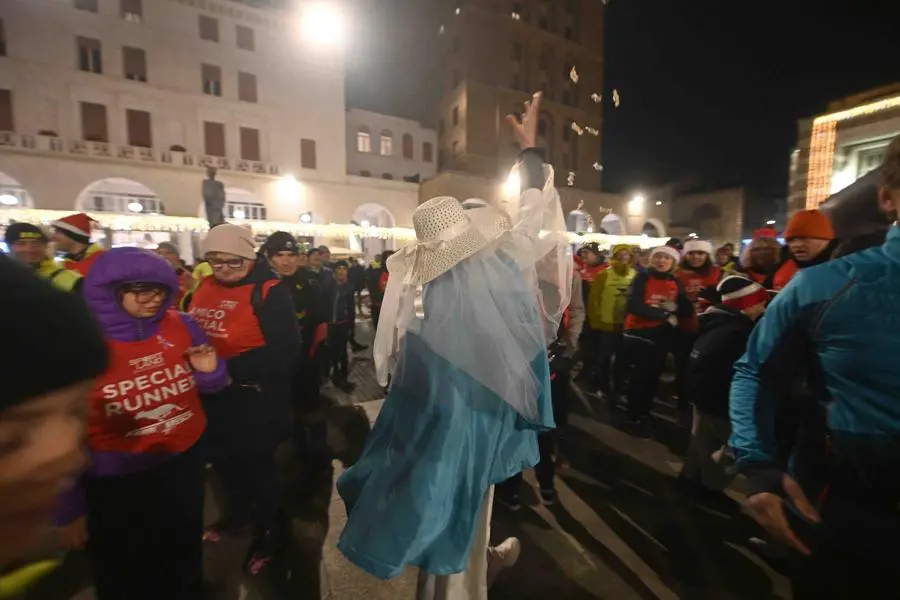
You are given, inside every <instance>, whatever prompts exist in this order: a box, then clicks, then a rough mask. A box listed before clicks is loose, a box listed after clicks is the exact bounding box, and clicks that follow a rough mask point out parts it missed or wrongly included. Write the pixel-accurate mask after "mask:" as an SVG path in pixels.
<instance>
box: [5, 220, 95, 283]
mask: <svg viewBox="0 0 900 600" xmlns="http://www.w3.org/2000/svg"><path fill="white" fill-rule="evenodd" d="M5 237H6V240H5V241H6V245H7V246H9V252H10V254H12V256H13V257H14V258H15V259H16V260H17V261H19V262H20V263H22V264H23V265H27V266H29V267H31V268H32V269H34V272H35V273H37V275H38V276H39V277H42V278H43V279H46V280H47V281H49V282H50V283H52V284H53V287H55V288H58V289H61V290H63V291H65V292H71V291H73V290H76V289H78V288H79V287H80V285H81V274H80V273H77V272H75V271H70V270H68V269H65V268H63V267H61V266H59V265H58V264H56V261H55V260H53V259H52V258H51V257H50V255H49V254H48V248H47V246H48V242H49V241H50V240H48V239H47V234H45V233H44V230H43V229H41V228H40V227H38V226H36V225H32V224H31V223H13V224H11V225H9V226H8V227H7V228H6V236H5Z"/></svg>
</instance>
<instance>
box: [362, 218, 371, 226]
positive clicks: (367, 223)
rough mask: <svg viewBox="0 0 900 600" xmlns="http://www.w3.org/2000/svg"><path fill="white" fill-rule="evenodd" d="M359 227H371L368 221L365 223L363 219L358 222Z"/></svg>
mask: <svg viewBox="0 0 900 600" xmlns="http://www.w3.org/2000/svg"><path fill="white" fill-rule="evenodd" d="M359 226H360V227H365V228H369V227H371V226H372V224H371V223H369V222H368V221H366V220H365V219H363V220H362V221H360V222H359Z"/></svg>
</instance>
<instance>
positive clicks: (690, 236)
mask: <svg viewBox="0 0 900 600" xmlns="http://www.w3.org/2000/svg"><path fill="white" fill-rule="evenodd" d="M688 237H689V238H695V237H697V234H696V233H689V234H688Z"/></svg>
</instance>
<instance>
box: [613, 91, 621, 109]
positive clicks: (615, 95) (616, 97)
mask: <svg viewBox="0 0 900 600" xmlns="http://www.w3.org/2000/svg"><path fill="white" fill-rule="evenodd" d="M619 101H620V100H619V90H613V104H615V105H616V108H619Z"/></svg>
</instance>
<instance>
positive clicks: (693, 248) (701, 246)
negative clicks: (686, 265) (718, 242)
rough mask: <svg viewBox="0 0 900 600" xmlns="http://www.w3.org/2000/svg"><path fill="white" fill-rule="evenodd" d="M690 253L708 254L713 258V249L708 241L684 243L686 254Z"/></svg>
mask: <svg viewBox="0 0 900 600" xmlns="http://www.w3.org/2000/svg"><path fill="white" fill-rule="evenodd" d="M688 252H706V253H707V254H709V255H710V256H712V252H713V247H712V244H711V243H710V242H707V241H706V240H688V241H686V242H685V243H684V253H685V254H687V253H688Z"/></svg>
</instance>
